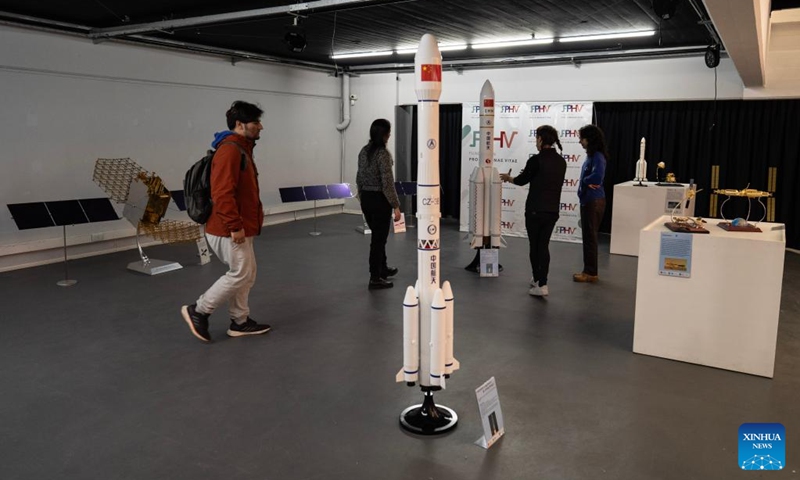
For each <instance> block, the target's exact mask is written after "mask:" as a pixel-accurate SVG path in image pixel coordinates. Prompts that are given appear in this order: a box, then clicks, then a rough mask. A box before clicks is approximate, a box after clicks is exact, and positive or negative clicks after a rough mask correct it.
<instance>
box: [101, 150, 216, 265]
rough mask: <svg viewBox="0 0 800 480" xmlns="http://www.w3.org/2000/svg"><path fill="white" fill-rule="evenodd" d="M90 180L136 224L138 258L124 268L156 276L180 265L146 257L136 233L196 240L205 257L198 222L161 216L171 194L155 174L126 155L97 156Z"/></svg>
mask: <svg viewBox="0 0 800 480" xmlns="http://www.w3.org/2000/svg"><path fill="white" fill-rule="evenodd" d="M92 180H94V182H95V183H96V184H98V185H99V186H100V188H102V189H103V190H104V191H105V192H106V194H107V195H108V196H109V197H110V198H111V199H112V200H113V201H114V202H116V203H124V204H125V207H124V208H123V210H122V216H123V217H125V218H126V219H127V220H128V221H129V222H131V224H133V226H135V227H136V246H137V247H138V248H139V256H140V257H141V259H142V261H141V262H132V263H130V264H128V269H130V270H133V271H136V272H139V273H145V274H147V275H157V274H159V273H164V272H169V271H171V270H177V269H179V268H183V267H182V266H181V264H180V263H177V262H170V261H165V260H155V259H150V258H148V257H147V255H145V253H144V250H142V244H141V242H140V239H139V234H140V233H142V234H144V235H147V236H150V237H152V238H155V239H156V240H160V241H162V242H163V243H188V242H197V243H198V248H200V252H201V257H204V259H205V258H207V253H206V252H207V251H208V249H207V247H205V248H204V246H203V245H201V244H204V243H205V238H204V237H203V234H202V232H201V231H200V226H199V225H198V224H196V223H194V222H187V221H180V220H170V219H164V215H165V214H166V213H167V208H168V207H169V202H170V199H171V196H170V192H169V190H167V188H166V187H165V186H164V183H163V182H162V181H161V178H159V177H158V176H157V175H156V174H155V173H148V172H147V171H146V170H145V169H143V168H142V167H140V166H139V165H138V164H136V162H134V161H133V160H131V159H130V158H99V159H97V163H95V166H94V175H93V176H92ZM203 263H206V262H203Z"/></svg>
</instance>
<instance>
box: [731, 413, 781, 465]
mask: <svg viewBox="0 0 800 480" xmlns="http://www.w3.org/2000/svg"><path fill="white" fill-rule="evenodd" d="M785 466H786V428H784V426H783V425H781V424H780V423H743V424H742V426H741V427H739V468H741V469H742V470H783V467H785Z"/></svg>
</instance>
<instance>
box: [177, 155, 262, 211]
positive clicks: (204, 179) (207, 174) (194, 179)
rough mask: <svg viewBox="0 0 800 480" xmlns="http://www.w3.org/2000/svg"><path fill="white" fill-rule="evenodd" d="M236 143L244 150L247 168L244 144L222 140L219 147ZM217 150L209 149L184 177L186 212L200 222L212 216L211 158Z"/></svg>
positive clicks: (243, 161)
mask: <svg viewBox="0 0 800 480" xmlns="http://www.w3.org/2000/svg"><path fill="white" fill-rule="evenodd" d="M229 143H230V144H233V145H236V146H237V147H238V148H239V150H240V151H241V152H242V167H241V169H242V171H244V169H245V168H247V155H245V153H244V149H242V146H241V145H239V144H238V143H236V142H222V143H220V144H219V145H218V146H217V150H219V147H221V146H223V145H226V144H229ZM217 150H209V151H208V152H206V156H205V157H203V158H201V159H200V160H198V161H197V163H195V164H194V165H192V166H191V168H189V170H188V171H187V172H186V176H185V177H184V178H183V197H184V201H185V202H186V213H188V214H189V218H191V219H192V220H194V221H195V222H197V223H199V224H205V223H206V222H207V221H208V217H210V216H211V207H212V202H211V160H213V159H214V155H215V154H216V153H217Z"/></svg>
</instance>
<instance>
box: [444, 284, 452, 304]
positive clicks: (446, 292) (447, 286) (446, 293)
mask: <svg viewBox="0 0 800 480" xmlns="http://www.w3.org/2000/svg"><path fill="white" fill-rule="evenodd" d="M442 294H443V295H444V299H445V300H452V298H453V287H451V286H450V281H449V280H445V282H444V283H443V284H442Z"/></svg>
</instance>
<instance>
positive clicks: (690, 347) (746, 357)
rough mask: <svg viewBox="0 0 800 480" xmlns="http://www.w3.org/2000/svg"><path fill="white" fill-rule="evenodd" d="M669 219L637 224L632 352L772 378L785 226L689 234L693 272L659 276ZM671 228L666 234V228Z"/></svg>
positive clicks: (712, 228) (711, 226)
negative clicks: (687, 275)
mask: <svg viewBox="0 0 800 480" xmlns="http://www.w3.org/2000/svg"><path fill="white" fill-rule="evenodd" d="M668 221H670V217H669V216H666V215H665V216H663V217H661V218H658V219H657V220H655V221H654V222H652V223H650V224H649V225H647V226H646V227H645V228H644V229H642V232H641V237H640V244H639V270H638V274H637V277H636V317H635V325H634V329H633V351H634V352H635V353H642V354H645V355H653V356H656V357H663V358H669V359H673V360H680V361H684V362H689V363H697V364H700V365H708V366H710V367H717V368H724V369H726V370H733V371H736V372H743V373H750V374H753V375H760V376H763V377H770V378H772V374H773V370H774V367H775V344H776V342H777V336H778V315H779V313H780V303H781V285H782V281H783V261H784V255H785V250H786V235H785V233H786V232H785V227H784V225H783V224H780V223H763V222H762V223H760V224H758V226H759V228H761V230H762V233H745V232H726V231H725V230H723V229H721V228H720V227H718V226H717V223H719V222H721V221H722V220H715V219H709V220H708V223H707V224H706V228H707V229H708V230H709V232H710V233H709V234H687V235H692V257H691V277H690V278H679V277H669V276H663V275H659V273H658V272H659V254H660V242H661V233H662V232H670V230H669V229H668V228H667V227H665V226H664V223H665V222H668ZM670 233H671V232H670Z"/></svg>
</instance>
